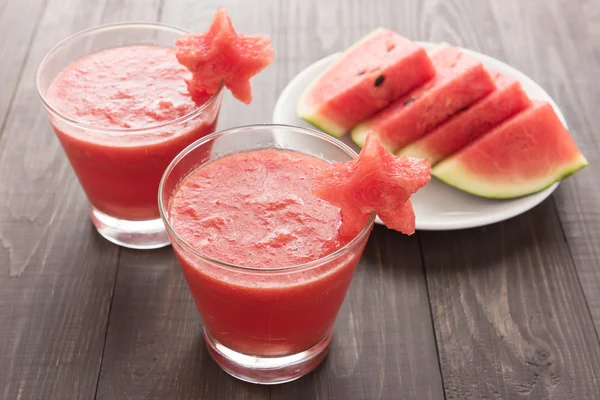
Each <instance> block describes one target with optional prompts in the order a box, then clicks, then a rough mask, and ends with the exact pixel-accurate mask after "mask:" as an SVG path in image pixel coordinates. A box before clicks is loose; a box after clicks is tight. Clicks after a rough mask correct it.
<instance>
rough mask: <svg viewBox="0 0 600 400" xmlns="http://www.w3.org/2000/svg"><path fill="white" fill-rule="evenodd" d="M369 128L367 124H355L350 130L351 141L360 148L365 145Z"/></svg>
mask: <svg viewBox="0 0 600 400" xmlns="http://www.w3.org/2000/svg"><path fill="white" fill-rule="evenodd" d="M369 130H370V128H369V126H368V125H367V124H364V123H360V124H358V125H356V126H355V127H354V129H352V131H350V137H351V138H352V141H353V142H354V143H356V145H357V146H358V147H360V148H361V149H362V148H363V146H364V145H365V142H366V140H367V135H368V134H369Z"/></svg>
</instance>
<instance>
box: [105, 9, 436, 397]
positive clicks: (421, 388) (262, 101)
mask: <svg viewBox="0 0 600 400" xmlns="http://www.w3.org/2000/svg"><path fill="white" fill-rule="evenodd" d="M221 3H222V4H223V5H224V6H225V7H226V8H227V10H228V11H229V12H230V14H231V17H232V19H233V21H234V24H235V25H236V27H237V28H238V29H239V30H240V31H246V32H265V33H269V34H271V36H272V38H273V41H274V45H275V48H276V60H277V61H276V64H275V65H273V66H272V67H270V68H268V69H267V70H265V71H264V72H263V73H262V74H261V75H259V76H258V77H257V78H255V79H254V80H253V87H254V95H255V100H254V102H253V104H252V105H250V106H244V105H241V104H237V102H236V101H234V100H233V99H231V98H229V100H227V101H226V102H225V103H224V105H223V112H222V117H221V122H220V124H219V125H220V127H221V128H224V127H229V126H234V125H239V124H246V123H252V122H265V121H269V120H270V118H271V112H272V109H273V106H274V103H275V101H276V98H277V96H278V95H279V93H280V91H281V90H282V89H283V87H284V86H285V84H286V83H287V82H288V81H289V80H290V79H291V78H292V77H293V76H294V75H295V74H296V73H297V72H299V70H300V69H301V68H302V67H303V66H306V65H308V64H309V63H310V62H313V61H315V60H316V59H318V58H320V57H322V56H324V55H326V54H327V53H329V52H330V51H332V50H333V47H332V46H334V45H335V46H337V45H340V46H345V45H348V44H350V43H351V42H352V41H353V40H355V39H357V38H359V37H360V36H361V35H362V34H364V33H366V32H367V31H368V30H370V29H371V27H368V26H364V27H358V28H357V29H356V30H354V31H352V36H345V35H340V34H339V32H338V33H336V37H337V38H338V39H340V40H341V42H335V43H323V44H320V43H321V39H323V40H328V35H329V33H328V31H331V30H332V29H334V30H338V29H348V27H349V26H351V25H353V26H357V25H356V23H355V22H351V21H348V20H346V19H342V20H339V19H338V20H335V19H329V17H328V16H329V15H333V14H331V13H333V12H334V10H328V11H326V12H327V14H326V15H325V17H320V19H319V21H320V23H321V24H323V26H324V27H323V28H322V31H321V32H319V33H315V32H314V30H312V28H310V27H311V23H312V20H313V19H314V18H315V17H316V16H315V14H316V13H317V12H320V11H318V8H317V2H316V1H312V2H301V1H294V2H276V1H264V2H260V7H258V5H259V3H258V2H247V1H226V2H221ZM216 6H217V3H216V2H215V3H214V4H213V3H208V4H207V3H200V2H196V1H191V2H173V3H169V2H167V3H165V6H164V8H163V11H162V20H163V21H164V22H166V23H170V24H174V25H178V26H182V27H185V28H187V29H190V30H202V29H204V27H205V26H206V24H208V21H210V19H211V18H212V16H213V14H214V10H215V9H216ZM335 6H336V7H340V8H341V2H340V3H336V4H335ZM359 11H360V10H356V11H355V14H354V15H353V17H352V18H355V19H357V18H358V17H359V15H360V12H359ZM385 14H386V9H383V10H381V11H380V12H379V14H378V15H379V16H380V17H382V16H384V15H385ZM340 22H341V25H340V26H336V24H338V23H340ZM375 26H377V24H376V23H373V27H375ZM306 37H308V39H305V38H306ZM336 40H337V39H336ZM317 43H319V44H318V45H314V44H317ZM171 253H172V251H171V250H170V249H166V250H161V251H158V252H153V253H144V254H141V253H138V252H132V251H123V253H122V257H121V260H120V265H119V273H118V279H117V283H116V287H115V297H114V301H113V307H112V312H111V318H110V324H109V330H108V338H107V343H106V349H105V354H104V360H103V364H102V370H101V374H100V382H99V390H98V397H100V398H107V399H108V398H111V399H112V398H145V397H155V396H156V398H166V397H168V398H173V399H175V398H210V399H213V398H224V399H225V398H236V399H237V398H242V399H261V398H269V396H271V397H273V398H290V399H292V398H296V399H307V398H322V399H326V398H332V399H334V398H339V399H344V398H382V399H387V398H393V397H394V396H395V395H396V394H397V393H398V391H399V390H402V392H403V396H404V397H405V398H414V399H429V398H432V399H438V398H442V397H443V390H442V385H441V376H440V372H439V365H438V362H437V355H436V349H435V341H434V335H433V329H432V324H431V318H430V312H429V307H428V303H427V292H426V287H425V280H424V276H423V270H422V264H421V258H420V250H419V246H418V241H417V239H416V237H415V238H410V239H407V238H401V237H400V235H397V234H394V233H390V232H386V231H385V230H384V229H382V228H377V229H376V230H375V233H374V234H373V238H372V240H371V241H370V243H369V245H368V249H367V252H366V255H365V258H364V259H363V261H362V263H361V266H360V268H359V270H358V272H357V276H356V278H355V281H354V283H353V285H352V288H351V290H350V293H349V295H348V297H347V300H346V302H345V303H344V306H343V308H342V310H341V312H340V317H339V320H338V322H337V324H336V336H335V339H334V345H333V348H332V351H331V354H330V355H329V356H328V358H327V359H326V361H325V363H324V364H323V365H322V366H320V367H319V368H318V369H317V370H316V371H315V372H313V373H312V374H311V375H309V376H308V377H306V378H304V379H302V380H301V381H298V382H295V383H291V384H287V385H282V386H278V387H276V388H273V389H269V388H266V387H260V386H254V385H249V384H246V383H243V382H240V381H237V380H235V379H233V378H230V377H229V376H228V375H226V374H225V373H224V372H222V371H221V370H220V369H219V368H218V367H217V366H216V364H214V363H213V362H212V360H211V359H210V357H209V355H208V354H207V353H206V350H205V348H204V345H203V343H202V339H201V336H200V335H201V325H200V323H201V321H200V318H199V316H198V314H197V311H196V309H195V307H194V305H193V303H192V300H191V297H190V295H189V293H188V289H187V286H186V284H185V281H184V279H183V276H182V274H181V273H180V272H179V267H178V266H177V264H176V262H175V261H174V257H173V256H172V254H171ZM398 254H402V259H398Z"/></svg>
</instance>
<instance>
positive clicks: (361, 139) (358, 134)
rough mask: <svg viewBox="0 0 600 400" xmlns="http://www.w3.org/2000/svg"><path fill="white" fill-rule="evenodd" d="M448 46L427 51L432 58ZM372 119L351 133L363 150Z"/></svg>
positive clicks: (439, 44)
mask: <svg viewBox="0 0 600 400" xmlns="http://www.w3.org/2000/svg"><path fill="white" fill-rule="evenodd" d="M446 46H450V44H448V43H446V42H439V43H436V44H435V45H434V46H433V47H431V48H430V49H428V50H427V54H428V55H429V56H431V55H432V54H434V53H435V52H438V51H440V50H442V49H443V48H444V47H446ZM384 109H385V108H384ZM371 118H373V117H371ZM371 118H369V119H368V120H366V121H363V122H361V123H360V124H358V125H356V126H355V127H354V128H353V129H352V130H351V131H350V137H351V138H352V141H353V142H354V143H356V145H357V146H358V147H360V148H361V149H362V147H363V146H364V145H365V141H366V140H367V135H368V133H369V132H370V131H371V130H372V128H371V126H370V124H369V120H371ZM375 133H377V131H375ZM384 144H385V143H384Z"/></svg>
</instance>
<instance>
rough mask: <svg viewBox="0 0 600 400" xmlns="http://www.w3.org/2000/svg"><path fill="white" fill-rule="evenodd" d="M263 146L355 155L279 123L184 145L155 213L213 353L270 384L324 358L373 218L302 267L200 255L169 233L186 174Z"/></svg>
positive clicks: (229, 368) (242, 375) (248, 377)
mask: <svg viewBox="0 0 600 400" xmlns="http://www.w3.org/2000/svg"><path fill="white" fill-rule="evenodd" d="M268 148H276V149H282V150H293V151H297V152H303V153H306V154H309V155H313V156H316V157H319V158H321V159H324V160H326V161H328V162H336V161H348V160H351V159H352V158H354V157H356V153H355V152H354V151H353V150H352V149H350V148H349V147H347V146H346V145H344V144H343V143H341V142H340V141H338V140H337V139H334V138H332V137H330V136H328V135H326V134H323V133H320V132H317V131H313V130H309V129H303V128H299V127H293V126H283V125H254V126H247V127H238V128H234V129H229V130H225V131H221V132H217V133H214V134H211V135H209V136H206V137H204V138H202V139H200V140H198V141H196V142H195V143H193V144H192V145H190V146H189V147H187V148H186V149H185V150H184V151H183V152H181V153H180V154H179V155H178V156H177V157H175V159H174V160H173V162H172V163H171V164H170V165H169V167H168V168H167V170H166V171H165V174H164V176H163V178H162V180H161V184H160V188H159V192H158V193H159V206H160V213H161V216H162V218H163V220H164V222H165V226H166V227H167V232H168V234H169V237H170V238H171V243H172V246H173V250H174V251H175V254H176V256H177V258H178V259H179V263H180V265H181V268H182V270H183V273H184V276H185V278H186V280H187V284H188V286H189V288H190V290H191V293H192V296H193V298H194V301H195V303H196V306H197V308H198V310H199V312H200V316H201V318H202V320H203V327H204V338H205V342H206V345H207V348H208V350H209V352H210V354H211V356H212V357H213V359H214V360H215V361H216V363H217V364H218V365H219V366H220V367H221V368H223V369H224V370H225V371H226V372H228V373H229V374H231V375H233V376H235V377H237V378H239V379H242V380H245V381H249V382H254V383H262V384H275V383H283V382H288V381H291V380H294V379H297V378H299V377H301V376H303V375H305V374H306V373H308V372H309V371H311V370H312V369H313V368H315V367H316V366H317V365H318V364H319V363H320V362H321V360H323V358H324V357H325V355H326V354H327V351H328V349H329V346H330V344H331V338H332V329H333V325H334V322H335V318H336V315H337V313H338V311H339V309H340V306H341V305H342V302H343V300H344V297H345V295H346V292H347V290H348V287H349V285H350V282H351V280H352V277H353V275H354V271H355V269H356V266H357V264H358V262H359V259H360V257H361V255H362V252H363V250H364V247H365V244H366V242H367V239H368V237H369V234H370V232H371V230H372V227H373V221H374V217H373V216H371V219H370V221H369V222H368V223H367V225H366V226H365V227H364V228H363V229H362V231H361V232H360V233H359V234H358V235H357V236H356V237H355V238H354V239H353V240H351V241H350V242H349V243H347V244H346V245H345V246H343V247H341V248H340V249H338V250H336V251H335V252H333V253H331V254H328V255H326V256H324V257H322V258H320V259H316V260H313V261H310V262H307V263H304V264H301V265H292V266H290V265H275V266H274V265H268V266H267V265H265V266H264V268H252V267H248V266H244V260H239V262H237V263H236V265H234V264H230V263H226V262H223V261H220V260H218V259H215V258H213V257H211V256H209V255H207V254H203V253H202V252H201V251H199V250H198V249H196V248H194V247H193V246H192V245H191V244H189V243H188V242H186V241H185V240H184V239H183V238H182V237H181V236H180V235H179V234H178V232H177V231H176V230H174V229H173V226H172V225H171V223H170V220H169V202H170V200H171V198H172V196H173V195H174V193H175V192H176V191H177V189H178V185H179V184H180V182H181V181H182V180H183V179H184V178H185V177H186V176H187V175H188V174H190V172H192V171H194V170H196V169H197V168H202V167H203V166H204V165H206V164H207V163H210V162H211V161H213V160H215V159H219V158H221V157H224V156H226V155H228V154H232V153H236V152H241V151H248V150H258V149H268ZM249 229H251V227H250V228H249ZM240 234H243V232H240Z"/></svg>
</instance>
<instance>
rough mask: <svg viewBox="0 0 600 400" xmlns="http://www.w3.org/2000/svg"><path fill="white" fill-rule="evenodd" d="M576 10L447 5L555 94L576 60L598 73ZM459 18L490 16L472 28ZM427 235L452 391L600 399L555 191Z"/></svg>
mask: <svg viewBox="0 0 600 400" xmlns="http://www.w3.org/2000/svg"><path fill="white" fill-rule="evenodd" d="M583 3H584V2H582V4H583ZM570 8H573V4H572V3H571V2H565V1H561V0H550V1H537V0H531V1H517V0H507V1H493V0H490V1H488V2H477V4H476V5H475V3H474V2H467V1H454V2H444V5H443V7H442V6H441V3H440V8H439V9H438V10H437V13H436V15H437V16H436V18H437V20H438V21H440V20H442V21H446V24H447V26H448V31H449V32H450V31H456V32H457V37H460V38H462V43H461V44H462V45H464V46H466V47H471V48H475V49H477V50H481V51H483V52H485V53H487V54H490V55H492V56H495V57H498V58H500V59H503V60H505V61H507V62H508V63H510V64H513V65H515V66H516V67H517V68H520V69H522V70H523V71H525V72H526V73H527V74H530V75H531V76H532V77H533V78H534V79H536V80H537V81H538V82H540V83H541V84H542V85H543V86H545V87H546V88H547V89H549V90H551V88H552V87H553V86H554V85H555V84H556V82H557V81H558V79H560V76H561V74H562V75H565V76H566V75H572V74H570V73H567V71H569V69H568V68H571V67H576V66H577V65H578V63H579V65H580V68H579V69H580V73H578V74H576V76H575V77H574V81H578V80H580V79H582V76H585V73H586V70H587V71H589V70H590V67H589V66H583V65H582V64H581V63H583V62H584V59H585V58H586V57H585V53H582V52H584V51H585V50H584V49H586V48H587V46H588V45H587V44H585V43H582V44H581V48H582V50H581V52H580V51H579V50H578V44H576V43H575V42H573V41H571V38H570V37H569V36H565V31H567V30H568V29H587V28H589V27H590V25H589V24H588V21H587V20H586V19H585V18H581V19H577V18H576V14H574V13H573V12H572V11H569V10H567V9H570ZM574 8H578V7H574ZM558 10H561V11H560V13H559V12H558ZM562 10H564V12H563V11H562ZM458 15H461V16H462V15H467V16H468V17H467V18H469V20H471V21H480V22H479V23H478V24H474V25H471V24H460V20H459V19H458ZM442 24H443V23H442ZM463 25H470V26H468V27H465V26H463ZM574 25H579V26H580V28H567V27H570V26H574ZM582 27H583V28H582ZM440 33H441V34H442V36H443V35H445V33H444V32H440ZM433 36H434V37H437V34H435V35H433ZM517 43H518V45H516V44H517ZM565 59H567V60H568V61H565ZM567 63H568V65H569V67H568V68H567V67H566V64H567ZM581 70H582V71H581ZM558 100H559V103H561V102H560V100H563V101H565V100H566V99H565V98H564V97H563V98H562V99H561V98H559V99H558ZM561 105H563V104H562V103H561ZM567 117H568V116H567ZM575 136H576V139H579V136H578V134H577V132H575ZM584 148H585V147H584ZM584 174H585V173H582V174H581V175H579V176H577V177H575V178H574V179H573V180H571V181H569V182H567V183H566V184H565V185H564V186H567V185H573V184H575V185H576V182H578V181H579V180H580V179H581V178H582V176H585V175H584ZM562 191H563V190H562V189H559V192H558V193H559V195H558V196H557V197H559V196H561V194H560V193H561V192H562ZM587 195H588V192H587V190H586V191H581V192H580V196H581V202H587V199H588V197H587ZM559 198H560V197H559ZM580 204H581V203H580ZM593 224H594V222H593V221H592V222H590V226H593ZM572 228H573V229H574V228H575V226H574V225H573V226H572ZM420 236H421V238H422V244H423V253H424V255H425V268H426V274H427V280H428V286H429V294H430V299H431V304H432V310H433V317H434V324H435V330H436V337H437V341H438V348H439V353H440V361H441V366H442V373H443V379H444V383H445V390H446V396H447V398H461V399H462V398H474V399H475V398H477V399H478V398H522V397H529V398H561V399H562V398H573V399H579V398H597V397H599V396H600V393H599V391H600V387H599V385H598V382H597V380H598V378H599V376H598V375H599V371H600V368H599V366H600V346H599V343H598V339H597V335H596V331H595V329H594V326H593V323H592V319H591V315H590V312H589V309H588V307H587V303H586V298H585V296H584V293H583V292H582V290H581V283H580V281H579V279H578V276H577V273H576V270H575V267H574V264H573V260H572V258H571V252H570V251H569V247H568V246H567V244H566V243H565V240H564V237H563V233H562V232H561V225H560V221H559V219H558V217H557V214H556V212H555V207H554V204H553V200H552V199H551V200H548V201H546V202H545V203H543V204H542V205H540V206H538V207H537V208H535V209H534V210H533V211H532V212H529V213H527V214H525V215H523V216H520V217H517V218H515V219H512V220H510V221H507V222H505V223H501V224H496V225H492V226H490V227H487V228H480V229H472V230H467V231H461V232H456V233H450V232H446V233H422V234H420ZM588 254H589V253H588ZM597 287H598V286H596V287H595V288H594V292H595V293H597ZM590 290H591V287H590Z"/></svg>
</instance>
